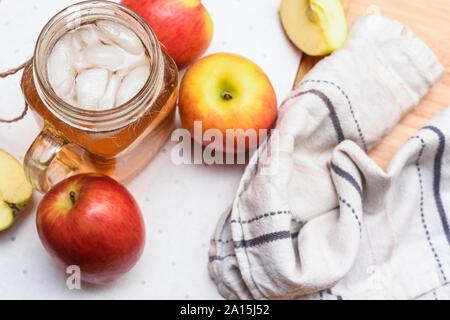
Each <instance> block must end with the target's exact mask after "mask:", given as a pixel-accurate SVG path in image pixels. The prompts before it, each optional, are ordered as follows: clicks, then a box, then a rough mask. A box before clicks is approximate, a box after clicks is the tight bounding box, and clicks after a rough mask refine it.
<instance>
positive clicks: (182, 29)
mask: <svg viewBox="0 0 450 320" xmlns="http://www.w3.org/2000/svg"><path fill="white" fill-rule="evenodd" d="M121 4H123V5H124V6H126V7H128V8H130V9H131V10H133V11H135V12H136V13H137V14H139V15H140V16H141V17H143V18H144V19H145V20H146V21H147V22H148V24H149V25H150V27H152V29H153V31H154V32H155V34H156V37H157V38H158V40H159V41H160V42H161V43H162V45H163V47H164V49H165V50H166V51H167V53H168V54H169V55H170V56H171V57H172V58H173V60H175V62H176V64H177V65H178V68H180V69H181V68H184V67H185V66H187V65H189V64H190V63H192V62H193V61H195V60H196V59H197V58H199V57H200V56H201V55H202V54H203V53H204V52H205V51H206V49H208V47H209V44H210V43H211V39H212V35H213V23H212V20H211V17H210V16H209V13H208V11H207V10H206V9H205V7H204V6H203V5H202V3H201V2H200V0H122V1H121Z"/></svg>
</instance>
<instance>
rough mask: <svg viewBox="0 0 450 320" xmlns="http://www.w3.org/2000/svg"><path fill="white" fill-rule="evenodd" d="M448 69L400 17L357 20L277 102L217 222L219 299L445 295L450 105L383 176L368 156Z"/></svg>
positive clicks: (214, 251)
mask: <svg viewBox="0 0 450 320" xmlns="http://www.w3.org/2000/svg"><path fill="white" fill-rule="evenodd" d="M442 74H443V68H442V66H441V65H440V64H439V62H438V61H437V59H436V57H435V55H434V54H433V53H432V52H431V51H430V49H428V48H427V46H426V45H425V44H424V43H423V42H422V41H421V40H419V39H418V38H416V37H415V36H414V35H413V34H412V32H411V31H410V30H408V29H406V28H405V27H403V26H402V25H401V24H400V23H398V22H396V21H392V20H389V19H387V18H384V17H382V16H380V15H370V16H366V17H362V18H359V19H358V20H357V21H356V22H355V23H354V25H353V26H352V28H351V30H350V33H349V39H348V41H347V43H346V45H345V47H344V48H342V49H340V50H338V51H336V52H335V53H333V54H332V55H331V56H329V57H328V58H325V59H324V60H322V61H321V62H320V63H319V64H318V65H317V66H316V67H315V68H314V69H313V70H312V71H311V72H310V73H309V74H308V75H307V76H306V78H305V79H304V80H303V82H302V83H300V84H299V85H298V86H297V87H296V88H295V89H294V90H293V91H292V92H291V94H290V96H289V97H288V98H287V99H286V100H285V101H284V102H283V104H282V105H281V107H280V112H279V117H278V120H277V125H276V131H274V132H273V133H272V136H271V138H270V139H269V140H268V142H267V143H266V144H264V145H262V146H260V148H259V150H258V152H255V154H254V155H253V156H252V158H251V160H250V163H249V165H248V167H247V168H246V170H245V173H244V175H243V177H242V180H241V182H240V185H239V188H238V190H237V194H236V197H235V200H234V202H233V204H232V206H231V207H230V210H228V211H227V212H225V213H224V214H223V216H222V217H221V219H220V221H219V223H218V225H217V228H216V231H215V232H214V235H213V238H212V240H211V248H210V250H209V255H210V256H209V271H210V275H211V277H212V279H213V281H214V282H215V284H216V285H217V287H218V290H219V292H220V293H221V294H222V295H223V296H224V297H225V298H229V299H288V298H302V299H303V298H306V299H418V298H426V299H439V298H450V285H449V281H450V231H449V216H448V214H449V212H450V166H449V164H450V152H448V150H447V143H448V141H449V140H450V126H449V125H448V124H449V123H450V109H447V110H446V111H444V112H443V113H441V114H440V115H439V116H438V117H437V118H436V119H434V120H433V121H432V122H431V123H430V124H429V125H428V126H426V127H424V128H423V129H422V130H420V131H419V132H418V133H417V134H416V135H415V136H413V137H412V138H411V139H410V140H409V141H408V142H407V143H406V144H405V146H404V147H403V148H402V149H401V150H400V151H399V152H398V153H397V155H396V156H395V157H394V159H393V160H392V162H391V164H390V166H389V168H388V170H387V172H384V171H383V170H382V169H380V168H379V167H378V166H377V165H376V164H375V163H374V162H373V161H372V160H371V159H370V158H369V157H368V156H367V154H366V151H368V150H370V148H371V147H373V146H374V145H375V144H376V143H377V141H379V140H380V138H381V137H382V136H383V135H384V134H385V133H386V132H388V131H389V130H390V129H391V128H392V127H393V126H394V125H395V124H396V123H397V122H398V120H399V119H400V118H401V117H402V116H403V115H404V114H405V113H406V112H408V111H409V110H410V109H411V108H412V107H414V106H415V105H417V103H418V101H419V99H420V98H422V97H423V96H424V95H425V94H426V93H427V92H428V90H429V89H430V87H431V86H432V85H434V84H435V83H436V82H437V81H438V80H439V78H440V77H441V76H442Z"/></svg>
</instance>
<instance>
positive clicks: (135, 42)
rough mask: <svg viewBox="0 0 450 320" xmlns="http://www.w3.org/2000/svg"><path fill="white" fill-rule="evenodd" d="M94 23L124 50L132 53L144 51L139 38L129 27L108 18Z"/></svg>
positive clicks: (137, 53)
mask: <svg viewBox="0 0 450 320" xmlns="http://www.w3.org/2000/svg"><path fill="white" fill-rule="evenodd" d="M96 25H97V27H98V29H99V30H100V31H101V32H103V33H104V34H105V35H106V36H107V37H109V38H110V39H111V40H112V41H113V42H114V43H116V44H117V45H119V46H120V47H121V48H122V49H124V50H125V51H127V52H129V53H131V54H134V55H139V54H141V53H143V52H144V46H143V45H142V42H141V40H140V39H139V38H138V36H137V35H136V34H135V33H134V32H133V31H132V30H131V29H128V28H127V27H125V26H123V25H121V24H119V23H117V22H113V21H108V20H98V21H97V22H96Z"/></svg>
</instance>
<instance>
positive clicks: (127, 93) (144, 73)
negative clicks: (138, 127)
mask: <svg viewBox="0 0 450 320" xmlns="http://www.w3.org/2000/svg"><path fill="white" fill-rule="evenodd" d="M149 75H150V68H149V66H148V65H147V64H146V65H143V66H140V67H137V68H135V69H134V70H132V71H131V72H130V73H129V74H128V75H127V76H126V77H125V78H124V79H123V80H122V85H121V86H120V88H119V91H117V96H116V105H117V106H119V105H122V104H124V103H125V102H127V101H129V100H131V99H132V98H133V97H134V96H135V95H136V94H137V93H138V92H139V91H140V90H141V89H142V87H143V86H144V84H145V82H146V81H147V79H148V77H149Z"/></svg>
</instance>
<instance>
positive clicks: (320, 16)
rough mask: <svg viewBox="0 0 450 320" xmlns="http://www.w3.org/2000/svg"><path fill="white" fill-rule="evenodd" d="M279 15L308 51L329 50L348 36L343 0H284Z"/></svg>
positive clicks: (296, 41)
mask: <svg viewBox="0 0 450 320" xmlns="http://www.w3.org/2000/svg"><path fill="white" fill-rule="evenodd" d="M280 16H281V23H282V25H283V28H284V30H285V31H286V34H287V35H288V37H289V39H291V41H292V42H293V43H294V44H295V45H296V46H297V47H298V48H299V49H300V50H302V51H303V52H304V53H306V54H308V55H311V56H321V55H326V54H329V53H331V52H333V51H334V50H336V49H339V48H340V47H342V45H343V44H344V42H345V40H346V39H347V20H346V18H345V11H344V8H343V6H342V3H341V0H282V1H281V7H280Z"/></svg>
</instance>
